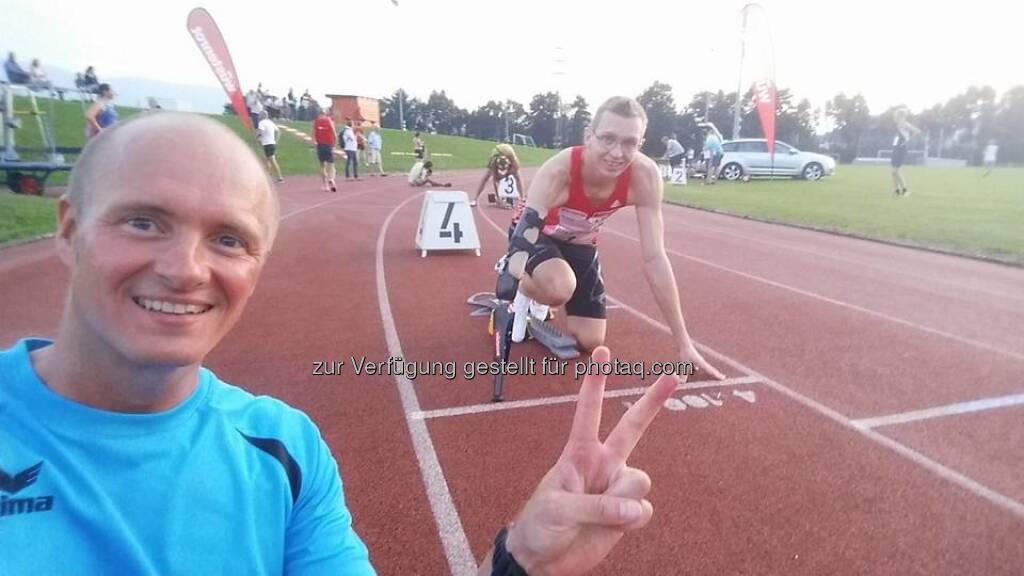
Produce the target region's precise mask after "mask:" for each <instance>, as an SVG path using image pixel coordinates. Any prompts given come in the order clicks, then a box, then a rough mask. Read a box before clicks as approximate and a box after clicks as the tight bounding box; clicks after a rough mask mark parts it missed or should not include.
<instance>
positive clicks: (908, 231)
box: [0, 99, 1024, 264]
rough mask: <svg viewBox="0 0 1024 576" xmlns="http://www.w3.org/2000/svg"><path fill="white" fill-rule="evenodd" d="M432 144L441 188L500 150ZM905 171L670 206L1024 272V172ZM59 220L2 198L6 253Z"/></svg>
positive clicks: (74, 107)
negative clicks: (895, 186) (894, 180)
mask: <svg viewBox="0 0 1024 576" xmlns="http://www.w3.org/2000/svg"><path fill="white" fill-rule="evenodd" d="M40 102H41V105H40V107H41V108H42V109H43V110H44V111H46V112H49V103H48V102H47V101H44V100H43V101H40ZM53 104H54V105H53V116H54V118H55V120H56V121H55V123H54V126H55V129H56V133H57V142H58V144H59V145H60V146H81V145H83V144H84V128H85V119H84V117H83V113H84V109H83V107H82V105H81V104H80V103H78V102H54V103H53ZM27 105H28V103H27V101H25V100H24V99H19V100H18V101H17V102H16V108H17V109H19V110H24V109H26V108H27ZM138 112H139V110H137V109H132V108H119V109H118V113H119V115H120V117H121V118H128V117H130V116H132V115H133V114H137V113H138ZM215 118H216V119H217V120H219V121H221V122H224V123H225V124H226V125H227V126H229V127H230V128H231V129H233V130H234V131H235V132H236V133H238V134H239V135H240V136H242V137H243V138H245V139H247V140H248V141H249V142H252V145H253V149H254V150H257V152H258V153H262V151H260V150H258V146H257V143H256V142H255V140H254V139H253V138H252V137H251V136H250V135H248V134H245V130H244V128H243V127H242V123H241V121H240V120H239V119H238V118H237V117H234V116H215ZM24 123H25V126H24V128H23V129H22V130H19V131H18V145H19V147H21V146H25V147H40V146H41V145H42V141H41V139H40V137H39V131H38V129H37V128H36V126H35V121H34V119H32V118H31V117H25V118H24ZM285 124H286V125H288V126H291V127H293V128H295V129H296V130H299V131H301V132H304V133H307V134H308V133H310V132H311V130H312V124H311V123H310V122H286V123H285ZM382 135H383V140H384V169H385V170H386V171H388V172H391V173H399V174H403V175H404V174H405V173H406V172H408V170H409V168H410V167H411V166H412V164H413V157H412V156H408V155H404V154H402V155H394V154H392V153H393V152H401V153H407V152H411V151H412V132H402V131H399V130H386V129H385V130H383V131H382ZM423 138H424V140H425V141H426V144H427V150H428V152H429V153H431V155H432V156H431V158H432V160H433V161H434V164H435V166H436V171H438V172H439V173H440V175H441V177H442V178H444V171H445V170H454V169H461V168H482V167H483V166H484V165H485V163H486V162H487V158H488V156H489V155H490V151H491V148H492V147H493V146H494V143H493V142H485V141H480V140H473V139H470V138H461V137H457V136H441V135H432V134H426V135H424V136H423ZM516 150H517V152H518V153H519V155H520V159H521V161H522V163H523V165H524V166H537V165H540V164H541V163H542V162H544V160H546V159H547V158H549V157H550V156H551V155H552V154H554V151H553V150H546V149H541V148H527V147H517V148H516ZM448 154H450V155H451V156H448ZM26 157H27V158H31V157H32V156H26ZM277 157H278V163H279V164H280V165H281V170H282V172H284V174H285V176H289V175H302V174H316V173H318V169H319V167H318V165H317V162H316V156H315V153H314V151H313V149H312V147H310V146H309V145H308V144H306V143H305V142H304V141H302V140H300V139H299V138H297V137H295V136H293V135H291V134H289V133H282V134H281V137H280V139H279V143H278V148H277ZM69 160H73V157H71V158H69ZM338 168H340V169H341V170H342V171H343V170H344V163H343V162H339V163H338ZM360 168H361V169H362V167H360ZM904 171H905V175H906V178H907V185H908V186H909V187H910V190H911V196H910V197H908V198H894V197H893V196H892V195H891V193H890V188H891V186H892V184H891V180H890V176H889V168H888V167H882V166H840V167H839V170H838V173H837V175H836V176H833V177H829V178H826V179H824V180H822V181H819V182H805V181H802V180H788V179H786V180H774V181H772V180H763V179H760V180H754V181H753V182H749V183H735V184H733V183H727V182H720V183H719V184H718V185H716V186H701V185H700V184H699V183H694V184H691V185H690V186H668V187H667V189H666V198H667V199H669V200H671V201H675V202H680V203H683V204H687V205H690V206H696V207H702V208H710V209H715V210H721V211H725V212H729V213H734V214H741V215H745V216H752V217H756V218H762V219H766V220H772V221H778V222H785V223H795V224H801V225H806V226H813V227H817V228H822V229H828V230H837V231H842V232H847V233H852V234H857V235H862V236H867V237H872V238H879V239H886V240H893V241H898V242H902V243H906V244H913V245H919V246H928V247H933V248H939V249H943V250H949V251H953V252H958V253H961V254H970V255H978V256H985V257H989V258H995V259H999V260H1003V261H1007V262H1014V263H1018V264H1024V169H1021V168H1002V169H997V170H995V171H994V172H993V173H992V175H991V176H989V177H987V178H983V177H982V170H981V169H978V168H924V167H918V166H909V167H907V168H905V169H904ZM66 182H67V174H66V173H59V174H55V175H54V176H52V177H51V178H50V179H49V180H48V181H47V186H51V185H52V186H60V185H63V184H65V183H66ZM54 212H55V203H54V201H53V200H51V199H46V198H28V197H24V196H15V195H13V194H10V193H7V192H0V244H2V243H4V242H9V241H12V240H17V239H21V238H31V237H35V236H38V235H40V234H45V233H49V232H52V230H53V228H54Z"/></svg>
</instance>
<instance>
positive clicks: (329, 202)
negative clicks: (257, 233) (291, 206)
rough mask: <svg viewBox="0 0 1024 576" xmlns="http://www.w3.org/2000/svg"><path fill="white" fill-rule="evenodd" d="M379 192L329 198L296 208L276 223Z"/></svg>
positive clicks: (365, 191)
mask: <svg viewBox="0 0 1024 576" xmlns="http://www.w3.org/2000/svg"><path fill="white" fill-rule="evenodd" d="M379 192H380V190H363V191H362V192H356V193H355V194H345V195H339V196H335V197H333V198H331V199H330V200H324V201H323V202H317V203H316V204H313V205H312V206H306V207H305V208H298V209H296V210H292V211H291V212H289V213H287V214H284V215H283V216H281V218H280V219H279V220H278V222H284V221H285V220H287V219H289V218H291V217H292V216H296V215H299V214H302V213H303V212H308V211H310V210H312V209H314V208H319V207H321V206H326V205H328V204H334V203H335V202H339V201H341V200H348V199H350V198H355V197H356V196H362V195H364V194H370V193H379Z"/></svg>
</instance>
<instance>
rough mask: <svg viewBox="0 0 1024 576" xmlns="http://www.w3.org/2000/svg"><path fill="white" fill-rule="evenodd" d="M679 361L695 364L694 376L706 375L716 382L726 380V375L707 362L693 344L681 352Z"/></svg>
mask: <svg viewBox="0 0 1024 576" xmlns="http://www.w3.org/2000/svg"><path fill="white" fill-rule="evenodd" d="M679 359H680V361H682V362H691V363H693V374H694V376H700V375H705V374H706V375H707V376H708V377H710V378H712V379H714V380H725V374H722V373H721V372H719V371H718V369H717V368H715V367H714V366H712V365H711V364H710V363H709V362H708V361H707V360H705V359H704V357H703V356H701V355H700V352H698V351H697V348H695V347H694V346H693V344H690V345H689V346H685V347H683V348H682V349H681V350H680V351H679ZM684 378H685V377H684Z"/></svg>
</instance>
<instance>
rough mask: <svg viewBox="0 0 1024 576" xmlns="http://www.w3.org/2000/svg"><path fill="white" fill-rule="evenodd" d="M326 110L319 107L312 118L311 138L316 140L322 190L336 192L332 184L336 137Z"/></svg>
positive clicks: (336, 188)
mask: <svg viewBox="0 0 1024 576" xmlns="http://www.w3.org/2000/svg"><path fill="white" fill-rule="evenodd" d="M327 112H328V111H327V110H324V109H322V108H321V109H320V114H318V115H317V117H316V119H314V120H313V140H314V141H315V142H316V157H317V159H319V160H320V176H321V178H323V184H324V192H326V191H328V190H330V191H331V192H337V191H338V187H337V186H336V185H335V184H334V147H335V146H336V145H337V144H338V137H337V136H336V135H335V133H334V122H333V121H332V120H331V117H330V115H329V114H328V113H327Z"/></svg>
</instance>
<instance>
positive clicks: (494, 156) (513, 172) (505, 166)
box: [469, 144, 524, 208]
mask: <svg viewBox="0 0 1024 576" xmlns="http://www.w3.org/2000/svg"><path fill="white" fill-rule="evenodd" d="M488 180H490V181H491V182H492V184H493V186H494V193H493V194H491V193H488V194H487V201H488V202H489V203H491V204H497V205H499V206H501V207H503V208H511V207H513V206H514V205H515V203H516V201H517V200H519V197H520V191H521V190H523V189H524V188H523V179H522V177H521V176H520V175H519V158H518V157H517V156H516V151H515V149H514V148H512V146H511V145H509V144H498V145H497V146H495V147H494V150H492V151H491V157H490V158H489V159H488V160H487V172H485V173H484V177H483V179H482V180H480V186H479V187H478V188H477V189H476V194H475V195H474V196H473V200H472V202H470V203H469V205H470V206H476V203H477V199H478V198H479V197H480V193H481V192H483V191H484V187H485V186H487V181H488Z"/></svg>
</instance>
